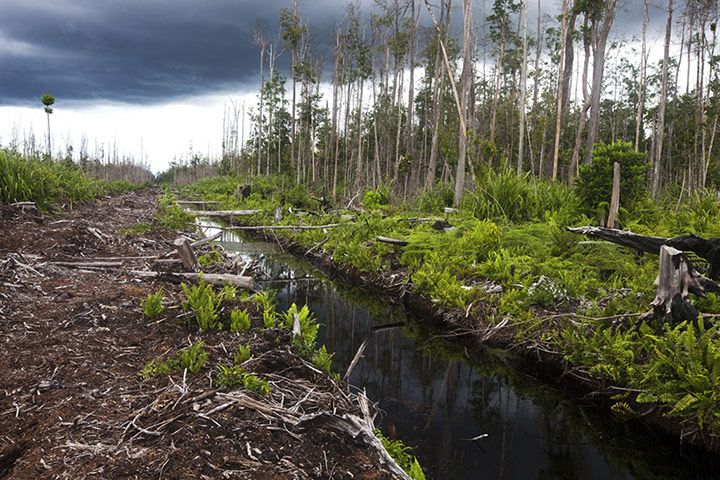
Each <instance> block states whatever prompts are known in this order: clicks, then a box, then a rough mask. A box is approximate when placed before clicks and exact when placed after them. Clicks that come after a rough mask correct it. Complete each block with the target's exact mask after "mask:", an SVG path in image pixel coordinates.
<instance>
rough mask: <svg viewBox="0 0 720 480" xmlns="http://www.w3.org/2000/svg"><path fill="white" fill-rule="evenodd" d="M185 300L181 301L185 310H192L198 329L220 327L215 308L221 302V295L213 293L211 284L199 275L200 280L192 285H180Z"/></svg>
mask: <svg viewBox="0 0 720 480" xmlns="http://www.w3.org/2000/svg"><path fill="white" fill-rule="evenodd" d="M181 286H182V289H183V291H184V292H185V297H186V298H187V301H186V302H184V303H183V308H184V309H185V310H186V311H188V310H189V311H194V312H195V319H196V320H197V324H198V328H200V330H217V329H219V328H220V326H221V324H220V320H219V319H218V314H217V309H218V307H219V306H220V303H221V302H222V295H217V296H216V295H215V292H214V290H213V289H212V285H209V284H206V283H205V281H204V280H203V279H202V277H200V282H198V284H197V285H196V286H194V287H188V286H187V285H185V284H184V283H183V284H182V285H181Z"/></svg>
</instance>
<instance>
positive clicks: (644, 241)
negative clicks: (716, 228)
mask: <svg viewBox="0 0 720 480" xmlns="http://www.w3.org/2000/svg"><path fill="white" fill-rule="evenodd" d="M567 230H568V231H570V232H573V233H579V234H583V235H587V236H589V237H593V238H599V239H601V240H607V241H608V242H612V243H616V244H618V245H622V246H625V247H629V248H634V249H636V250H640V251H642V252H648V253H654V254H655V255H659V254H660V247H662V246H663V245H667V246H668V247H673V248H676V249H678V250H681V251H684V252H693V253H694V254H696V255H697V256H698V257H701V258H704V259H705V260H707V261H708V263H709V264H710V270H709V273H708V277H709V278H711V279H712V280H718V279H719V278H720V238H708V239H706V238H701V237H698V236H697V235H693V234H692V233H690V234H687V235H680V236H679V237H671V238H665V237H649V236H645V235H638V234H636V233H632V232H626V231H623V230H617V229H615V228H602V227H577V228H570V227H567Z"/></svg>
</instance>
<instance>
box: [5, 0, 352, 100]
mask: <svg viewBox="0 0 720 480" xmlns="http://www.w3.org/2000/svg"><path fill="white" fill-rule="evenodd" d="M301 3H302V2H301ZM305 3H306V5H305V6H304V8H303V12H304V14H305V15H306V16H308V15H312V18H311V19H310V20H311V23H312V25H313V27H314V28H316V29H320V30H322V29H323V28H329V25H330V23H331V21H332V18H334V16H338V15H340V14H341V13H342V9H343V5H344V2H343V1H341V0H322V1H320V0H308V1H307V2H305ZM290 5H291V2H290V1H289V0H118V1H106V0H72V1H63V0H47V1H46V0H25V1H17V0H0V105H12V104H33V105H34V104H36V103H37V102H38V101H39V98H40V95H41V94H42V93H52V94H53V95H55V96H56V97H58V98H63V99H64V100H100V99H107V100H114V101H121V102H129V103H156V102H163V101H165V100H167V99H169V98H173V97H180V96H187V95H193V94H201V93H211V92H218V91H224V90H226V89H229V88H235V89H237V88H238V87H241V86H242V85H243V84H251V85H253V87H252V88H254V85H255V84H256V83H257V72H258V69H259V66H258V63H259V55H258V48H257V46H256V45H255V44H254V42H253V30H254V29H255V28H256V19H257V18H261V19H266V20H267V21H268V24H267V26H266V29H267V35H268V36H270V37H272V36H274V35H276V33H277V18H278V11H279V9H280V8H282V7H289V6H290ZM321 38H322V37H321Z"/></svg>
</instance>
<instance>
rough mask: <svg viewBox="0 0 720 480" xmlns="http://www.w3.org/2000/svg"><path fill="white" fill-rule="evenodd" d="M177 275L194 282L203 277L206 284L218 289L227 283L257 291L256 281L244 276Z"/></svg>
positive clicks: (216, 274)
mask: <svg viewBox="0 0 720 480" xmlns="http://www.w3.org/2000/svg"><path fill="white" fill-rule="evenodd" d="M175 275H180V276H183V277H185V278H189V279H192V280H199V279H200V278H201V275H202V279H203V280H204V281H205V283H212V284H213V285H217V286H218V287H222V286H223V285H225V284H226V283H229V284H230V285H233V286H235V287H240V288H245V289H247V290H255V280H253V278H252V277H245V276H242V275H231V274H229V273H202V274H200V273H177V274H175Z"/></svg>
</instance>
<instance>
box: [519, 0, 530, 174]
mask: <svg viewBox="0 0 720 480" xmlns="http://www.w3.org/2000/svg"><path fill="white" fill-rule="evenodd" d="M524 3H525V6H524V8H523V16H524V17H525V20H524V26H523V62H522V72H521V73H520V101H519V102H518V109H519V113H520V134H519V135H518V161H517V173H518V175H520V174H521V173H522V170H523V147H524V145H525V96H526V95H527V27H528V0H524Z"/></svg>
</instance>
